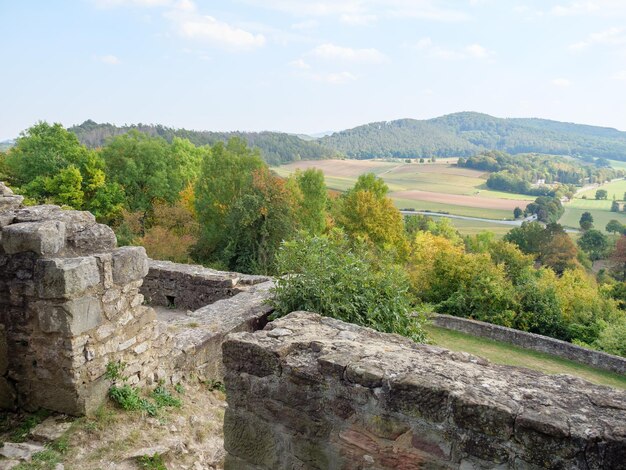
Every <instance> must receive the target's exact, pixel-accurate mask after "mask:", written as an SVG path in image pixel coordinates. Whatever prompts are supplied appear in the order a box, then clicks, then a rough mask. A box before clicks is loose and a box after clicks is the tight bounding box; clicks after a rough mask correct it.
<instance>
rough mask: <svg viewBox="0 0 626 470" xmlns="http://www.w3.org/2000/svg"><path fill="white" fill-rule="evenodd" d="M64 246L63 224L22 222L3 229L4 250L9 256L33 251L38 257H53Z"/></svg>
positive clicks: (55, 222) (49, 221)
mask: <svg viewBox="0 0 626 470" xmlns="http://www.w3.org/2000/svg"><path fill="white" fill-rule="evenodd" d="M64 245H65V224H64V223H63V222H58V221H53V220H46V221H43V222H22V223H18V224H13V225H9V226H7V227H4V228H3V229H2V248H3V249H4V251H5V253H8V254H14V253H23V252H25V251H32V252H33V253H36V254H38V255H42V256H51V255H54V254H56V253H58V252H59V251H61V250H62V249H63V247H64Z"/></svg>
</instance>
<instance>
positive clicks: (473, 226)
mask: <svg viewBox="0 0 626 470" xmlns="http://www.w3.org/2000/svg"><path fill="white" fill-rule="evenodd" d="M439 218H440V217H433V219H435V220H438V219H439ZM449 220H450V223H451V224H452V225H454V226H455V227H456V229H457V230H458V231H459V232H460V233H462V234H463V235H476V234H477V233H480V232H492V233H493V234H494V235H495V237H496V238H497V239H500V238H502V237H503V236H504V235H506V234H507V233H508V232H509V230H511V229H512V228H515V227H513V226H511V225H500V224H491V223H489V222H480V221H478V220H463V219H449Z"/></svg>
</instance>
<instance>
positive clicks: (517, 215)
mask: <svg viewBox="0 0 626 470" xmlns="http://www.w3.org/2000/svg"><path fill="white" fill-rule="evenodd" d="M522 215H524V211H523V210H522V209H520V208H519V207H516V208H515V209H513V217H515V218H516V219H519V218H520V217H521V216H522Z"/></svg>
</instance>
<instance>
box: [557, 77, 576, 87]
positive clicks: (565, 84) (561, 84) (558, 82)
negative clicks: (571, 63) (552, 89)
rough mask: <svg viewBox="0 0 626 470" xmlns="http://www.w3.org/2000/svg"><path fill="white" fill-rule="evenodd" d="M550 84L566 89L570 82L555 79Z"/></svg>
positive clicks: (563, 79) (565, 79) (564, 79)
mask: <svg viewBox="0 0 626 470" xmlns="http://www.w3.org/2000/svg"><path fill="white" fill-rule="evenodd" d="M552 84H553V85H554V86H558V87H560V88H567V87H568V86H570V85H571V84H572V82H570V81H569V80H568V79H567V78H555V79H554V80H552Z"/></svg>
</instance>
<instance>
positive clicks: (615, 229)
mask: <svg viewBox="0 0 626 470" xmlns="http://www.w3.org/2000/svg"><path fill="white" fill-rule="evenodd" d="M605 230H606V231H607V232H609V233H620V234H622V235H623V234H624V232H625V231H626V226H624V224H622V223H621V222H619V221H617V220H615V219H611V220H610V221H609V223H608V224H606V228H605Z"/></svg>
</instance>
